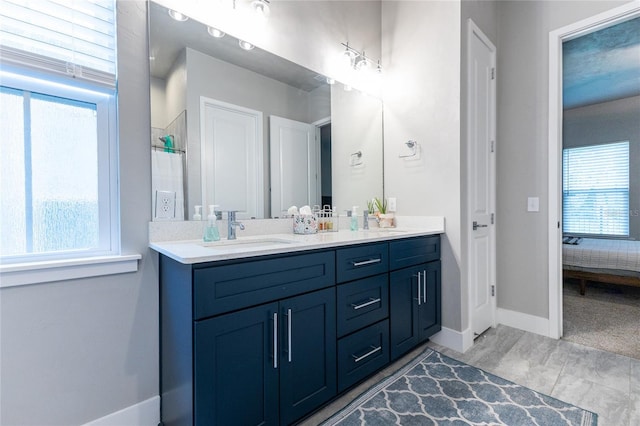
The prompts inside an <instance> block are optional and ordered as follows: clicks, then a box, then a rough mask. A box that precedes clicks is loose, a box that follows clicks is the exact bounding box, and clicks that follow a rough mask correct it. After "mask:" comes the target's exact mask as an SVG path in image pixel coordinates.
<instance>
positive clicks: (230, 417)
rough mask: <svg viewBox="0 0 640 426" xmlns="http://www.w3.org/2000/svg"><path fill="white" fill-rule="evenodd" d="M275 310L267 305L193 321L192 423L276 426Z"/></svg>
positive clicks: (275, 304)
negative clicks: (193, 418)
mask: <svg viewBox="0 0 640 426" xmlns="http://www.w3.org/2000/svg"><path fill="white" fill-rule="evenodd" d="M277 312H278V304H277V303H270V304H267V305H261V306H258V307H255V308H251V309H245V310H243V311H239V312H236V313H232V314H227V315H222V316H219V317H216V318H212V319H207V320H202V321H196V322H195V326H194V327H195V330H194V333H195V342H194V345H195V356H194V357H195V365H194V377H195V401H194V411H195V424H196V425H203V426H204V425H243V426H244V425H252V426H253V425H277V424H278V369H276V368H275V365H274V356H273V354H274V332H275V331H276V330H274V328H275V322H274V314H275V313H277ZM278 320H279V318H278ZM276 350H277V349H276Z"/></svg>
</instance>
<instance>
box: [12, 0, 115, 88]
mask: <svg viewBox="0 0 640 426" xmlns="http://www.w3.org/2000/svg"><path fill="white" fill-rule="evenodd" d="M0 59H1V60H2V61H6V62H10V63H13V64H17V65H21V66H27V67H30V68H37V69H44V70H48V71H53V72H55V73H58V74H63V75H69V76H72V77H74V78H79V79H84V80H88V81H93V82H98V83H101V84H106V85H109V86H115V79H116V29H115V1H114V0H0Z"/></svg>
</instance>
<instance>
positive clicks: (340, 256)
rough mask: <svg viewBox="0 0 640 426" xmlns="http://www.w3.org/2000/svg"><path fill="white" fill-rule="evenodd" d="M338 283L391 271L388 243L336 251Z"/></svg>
mask: <svg viewBox="0 0 640 426" xmlns="http://www.w3.org/2000/svg"><path fill="white" fill-rule="evenodd" d="M336 269H337V271H336V272H337V282H339V283H342V282H346V281H352V280H357V279H358V278H364V277H370V276H372V275H377V274H381V273H384V272H387V271H388V270H389V249H388V244H387V243H380V244H367V245H365V246H358V247H352V248H344V249H339V250H336Z"/></svg>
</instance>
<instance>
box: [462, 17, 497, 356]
mask: <svg viewBox="0 0 640 426" xmlns="http://www.w3.org/2000/svg"><path fill="white" fill-rule="evenodd" d="M473 37H478V38H479V39H480V40H481V41H482V42H483V43H484V44H485V45H487V46H488V47H489V48H490V50H491V52H492V55H491V56H492V57H491V66H492V67H493V69H496V65H497V64H496V62H497V58H496V57H497V48H496V46H495V45H494V44H493V43H492V42H491V40H490V39H489V38H488V37H487V36H486V35H485V34H484V33H483V32H482V30H481V29H480V27H478V26H477V25H476V24H475V22H473V20H472V19H470V18H469V19H468V20H467V141H466V144H467V148H466V149H467V156H466V157H467V160H466V161H467V164H466V169H467V171H469V170H470V164H471V158H470V155H469V154H470V152H471V149H470V143H471V139H472V138H471V127H470V126H469V117H470V116H471V102H469V100H470V90H469V89H470V87H471V84H470V81H471V70H470V68H469V65H470V63H471V44H472V43H471V42H472V38H473ZM496 82H497V77H496V78H494V79H493V82H492V84H491V97H492V98H493V102H492V105H491V106H490V108H491V115H492V116H493V117H492V120H491V123H489V127H490V137H491V140H492V141H493V142H494V146H495V144H496V125H497V109H496V108H497V95H496ZM491 155H492V157H493V161H491V162H490V164H489V182H488V184H489V186H491V196H490V202H489V203H490V206H489V211H491V212H492V213H493V214H495V211H496V193H497V187H496V153H495V149H494V152H493V153H491ZM470 180H471V176H470V174H469V173H467V182H466V185H467V203H466V204H467V206H466V209H467V214H466V216H467V220H466V222H468V223H467V224H466V225H465V226H466V229H465V230H464V231H463V232H464V233H466V235H468V236H469V237H468V238H467V242H468V243H467V249H466V250H467V266H466V269H467V279H466V281H467V284H468V285H467V287H468V288H467V300H468V302H469V303H468V306H467V310H468V316H469V333H467V335H468V337H470V338H471V339H473V337H474V336H473V307H472V304H471V300H472V288H471V280H470V277H469V271H468V266H469V259H471V255H472V253H471V246H472V244H471V236H470V235H471V231H470V230H469V229H470V228H471V220H470V218H471V211H470V208H471V207H470V206H471V200H470V197H471V192H470V190H469V189H470V188H471V184H472V182H471V181H470ZM488 232H489V235H490V236H489V238H490V251H491V258H492V260H491V261H490V271H489V275H490V282H491V284H490V285H494V286H495V289H496V290H495V291H496V293H495V294H496V296H495V297H491V315H492V320H491V323H492V326H493V327H495V326H496V318H497V316H496V311H497V303H496V299H497V291H498V285H497V282H496V269H497V267H496V225H495V222H494V224H490V225H489V231H488ZM472 344H473V340H471V341H470V342H465V347H471V345H472Z"/></svg>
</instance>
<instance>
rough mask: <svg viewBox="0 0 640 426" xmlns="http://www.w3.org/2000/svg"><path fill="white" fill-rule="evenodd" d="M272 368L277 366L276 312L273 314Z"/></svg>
mask: <svg viewBox="0 0 640 426" xmlns="http://www.w3.org/2000/svg"><path fill="white" fill-rule="evenodd" d="M273 368H278V313H277V312H274V314H273Z"/></svg>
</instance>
